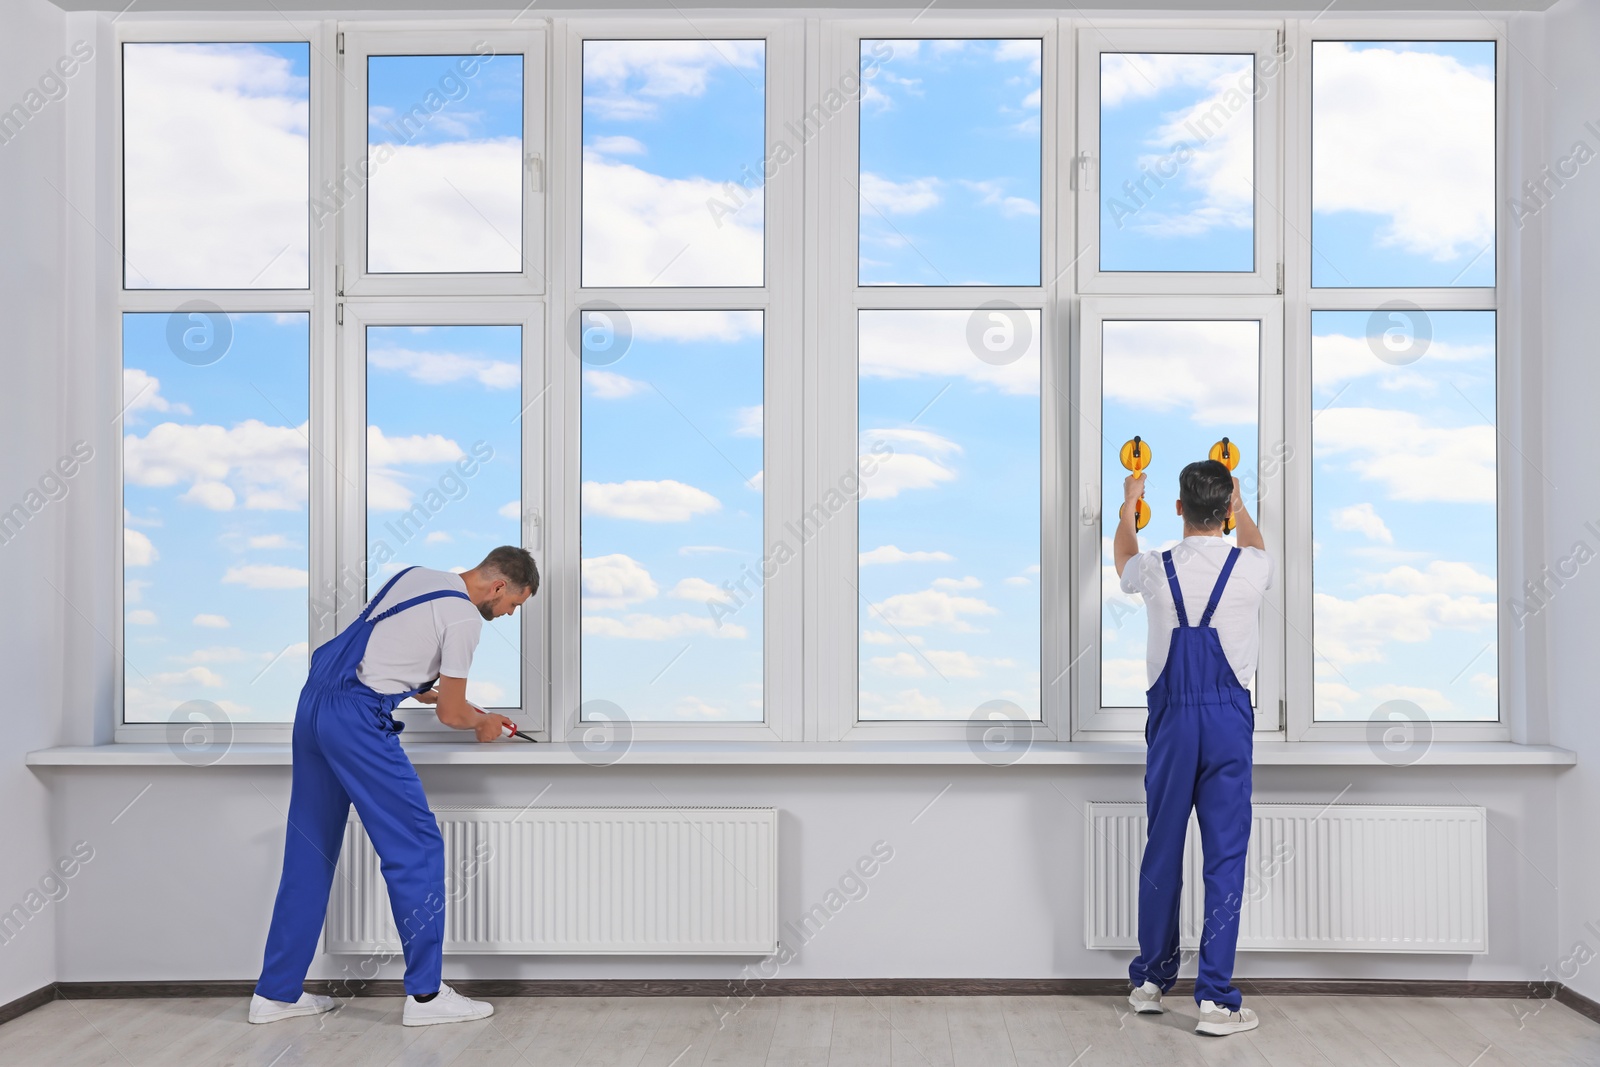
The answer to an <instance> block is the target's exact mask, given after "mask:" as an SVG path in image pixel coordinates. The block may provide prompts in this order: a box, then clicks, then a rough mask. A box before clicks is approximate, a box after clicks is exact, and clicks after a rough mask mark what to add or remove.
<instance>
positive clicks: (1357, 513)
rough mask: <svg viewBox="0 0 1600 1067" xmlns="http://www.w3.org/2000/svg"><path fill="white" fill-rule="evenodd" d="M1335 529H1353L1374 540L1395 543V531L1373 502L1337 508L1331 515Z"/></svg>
mask: <svg viewBox="0 0 1600 1067" xmlns="http://www.w3.org/2000/svg"><path fill="white" fill-rule="evenodd" d="M1330 518H1331V519H1332V521H1333V528H1334V529H1335V530H1353V531H1355V532H1356V533H1359V534H1362V535H1364V536H1366V537H1367V538H1368V539H1370V540H1373V541H1381V542H1383V543H1384V544H1386V545H1392V544H1394V533H1393V532H1392V531H1390V529H1389V527H1388V525H1387V524H1386V523H1385V522H1384V521H1383V516H1381V515H1379V514H1378V513H1377V512H1376V511H1375V510H1373V507H1372V505H1371V504H1368V503H1360V504H1351V505H1350V506H1349V507H1346V508H1335V509H1334V510H1333V514H1332V515H1331V516H1330Z"/></svg>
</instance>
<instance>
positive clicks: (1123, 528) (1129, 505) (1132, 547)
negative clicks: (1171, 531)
mask: <svg viewBox="0 0 1600 1067" xmlns="http://www.w3.org/2000/svg"><path fill="white" fill-rule="evenodd" d="M1146 481H1147V479H1146V478H1144V477H1143V476H1142V475H1138V474H1130V475H1128V476H1127V477H1126V478H1124V479H1123V480H1122V511H1121V513H1120V514H1119V515H1118V522H1117V530H1116V533H1115V534H1114V535H1113V536H1112V538H1111V557H1112V562H1113V563H1115V564H1116V567H1117V577H1118V578H1120V577H1122V571H1123V568H1125V567H1126V566H1127V565H1128V561H1129V560H1130V559H1132V558H1133V557H1134V556H1137V555H1138V554H1139V526H1138V523H1137V522H1136V521H1135V515H1136V514H1137V511H1138V507H1137V502H1138V500H1139V499H1140V498H1141V497H1143V496H1144V488H1145V484H1146Z"/></svg>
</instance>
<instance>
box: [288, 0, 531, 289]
mask: <svg viewBox="0 0 1600 1067" xmlns="http://www.w3.org/2000/svg"><path fill="white" fill-rule="evenodd" d="M452 25H455V24H452ZM339 36H340V37H341V38H342V39H343V42H344V43H343V50H342V51H341V53H340V59H341V61H342V63H343V66H344V86H343V92H342V94H341V97H342V101H343V105H344V106H343V116H344V144H343V148H344V155H343V159H344V161H345V166H344V170H345V171H346V172H347V173H348V174H350V175H351V176H353V179H354V181H355V185H356V189H355V193H354V195H353V196H352V197H350V199H349V200H348V202H347V203H346V206H345V208H344V210H343V211H341V212H340V215H341V218H340V229H341V230H342V231H343V232H342V234H341V236H342V238H343V242H344V244H343V247H342V252H343V255H342V261H343V262H342V267H343V276H342V279H341V280H342V282H343V290H342V293H341V295H347V296H351V297H359V296H453V297H469V298H470V297H477V296H490V295H507V296H533V295H536V294H539V293H542V292H543V291H544V289H545V277H544V271H543V264H544V228H545V225H544V224H545V210H546V208H545V185H546V182H545V173H544V172H545V162H544V161H545V85H546V81H547V79H546V76H545V33H544V30H543V28H542V27H541V28H530V29H525V30H511V29H509V28H507V25H506V24H502V25H500V26H498V27H495V26H494V25H493V24H485V25H484V27H483V28H481V29H453V28H452V29H439V30H433V29H429V30H419V29H416V28H415V24H414V23H413V24H411V28H409V29H403V30H374V29H370V28H366V27H363V28H361V29H350V30H346V31H342V32H341V33H340V35H339ZM482 42H488V43H489V44H490V45H492V46H493V48H494V51H495V54H496V55H497V56H500V55H512V54H520V55H522V57H523V66H522V79H523V80H522V130H523V133H522V138H523V139H522V234H521V237H522V270H521V271H519V272H516V273H511V272H504V273H487V272H484V273H480V272H468V271H462V272H442V273H378V274H373V273H370V272H368V270H367V207H368V204H367V189H368V186H367V182H366V181H363V180H361V175H362V173H363V172H364V169H365V165H366V161H367V148H368V143H367V96H368V93H367V71H368V59H369V58H370V57H372V56H397V55H423V56H427V55H439V56H444V55H469V54H472V53H473V52H474V51H475V49H476V47H477V46H478V45H479V44H480V43H482ZM333 177H334V179H335V180H337V179H338V177H340V175H334V176H333ZM327 195H328V192H327V190H326V189H322V188H317V189H315V190H314V192H313V196H321V197H326V196H327Z"/></svg>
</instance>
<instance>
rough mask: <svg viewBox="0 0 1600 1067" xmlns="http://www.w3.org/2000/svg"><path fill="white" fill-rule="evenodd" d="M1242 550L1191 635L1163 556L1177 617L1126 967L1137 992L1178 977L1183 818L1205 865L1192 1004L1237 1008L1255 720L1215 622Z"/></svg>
mask: <svg viewBox="0 0 1600 1067" xmlns="http://www.w3.org/2000/svg"><path fill="white" fill-rule="evenodd" d="M1238 558H1239V549H1238V548H1234V549H1233V550H1232V551H1231V552H1229V553H1228V559H1227V562H1225V563H1224V564H1223V565H1222V573H1221V574H1219V575H1218V576H1217V584H1216V587H1215V588H1213V589H1212V590H1211V600H1210V602H1209V603H1207V604H1206V611H1205V614H1204V615H1202V616H1201V617H1200V625H1198V626H1190V625H1189V619H1188V616H1187V614H1186V613H1185V612H1184V608H1183V593H1182V591H1181V590H1179V588H1178V575H1177V572H1176V571H1175V570H1174V569H1173V566H1172V553H1171V552H1163V553H1161V562H1162V565H1163V566H1164V567H1165V568H1166V571H1167V584H1168V585H1169V586H1171V588H1172V603H1173V605H1174V606H1175V607H1176V608H1177V609H1178V625H1177V628H1176V629H1174V630H1173V631H1172V644H1171V646H1170V647H1169V649H1168V652H1167V664H1166V667H1164V668H1163V669H1162V671H1161V676H1160V677H1159V678H1157V679H1156V684H1155V685H1153V686H1151V687H1150V691H1149V693H1148V702H1149V708H1150V716H1149V718H1148V719H1147V720H1146V722H1145V728H1144V737H1145V744H1146V747H1147V749H1148V755H1147V757H1146V760H1145V771H1144V789H1145V805H1146V815H1147V821H1148V829H1149V836H1148V838H1147V840H1146V842H1145V850H1144V862H1143V863H1142V864H1141V865H1140V867H1139V956H1138V958H1137V959H1135V960H1134V961H1133V965H1132V966H1130V967H1129V968H1128V977H1129V978H1131V979H1132V980H1133V984H1134V985H1135V986H1139V985H1143V984H1144V983H1145V982H1146V981H1150V982H1154V983H1155V984H1156V985H1158V986H1160V987H1161V991H1162V992H1166V991H1167V990H1169V989H1171V988H1172V985H1173V983H1174V982H1176V981H1177V978H1178V963H1179V950H1178V897H1179V893H1180V892H1181V891H1182V889H1183V841H1184V837H1185V835H1186V833H1187V832H1188V828H1189V811H1190V809H1191V808H1192V809H1194V811H1195V813H1196V815H1197V816H1198V818H1199V821H1200V846H1201V854H1202V856H1203V857H1204V860H1205V917H1204V924H1203V927H1202V929H1201V931H1200V969H1199V975H1198V977H1197V978H1196V979H1195V987H1194V998H1195V1000H1197V1001H1200V1000H1209V1001H1212V1002H1213V1003H1216V1004H1219V1005H1223V1006H1225V1007H1226V1008H1228V1010H1230V1011H1236V1010H1238V1007H1239V1002H1240V996H1239V991H1238V990H1237V989H1235V988H1234V986H1233V956H1234V950H1235V948H1236V947H1237V945H1238V943H1239V912H1240V909H1241V908H1242V907H1243V901H1244V860H1245V852H1246V850H1247V849H1248V848H1249V846H1250V821H1251V816H1250V765H1251V741H1252V734H1253V731H1254V730H1255V713H1254V712H1253V711H1252V710H1251V707H1250V692H1249V690H1247V689H1245V687H1244V686H1242V685H1240V684H1239V678H1238V676H1237V675H1236V674H1234V671H1233V668H1232V667H1231V666H1230V665H1229V664H1228V658H1227V656H1225V655H1223V652H1222V642H1221V641H1220V640H1219V638H1218V636H1217V631H1216V630H1215V629H1214V628H1213V627H1212V626H1211V616H1212V615H1213V614H1214V613H1215V612H1216V610H1217V602H1218V601H1219V600H1221V599H1222V590H1223V588H1224V587H1225V586H1226V585H1227V584H1228V576H1229V575H1230V574H1231V573H1233V565H1234V563H1235V562H1236V561H1237V560H1238Z"/></svg>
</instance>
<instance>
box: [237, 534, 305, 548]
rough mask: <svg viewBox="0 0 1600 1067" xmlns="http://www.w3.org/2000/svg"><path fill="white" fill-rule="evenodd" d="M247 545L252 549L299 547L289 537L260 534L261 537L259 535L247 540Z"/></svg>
mask: <svg viewBox="0 0 1600 1067" xmlns="http://www.w3.org/2000/svg"><path fill="white" fill-rule="evenodd" d="M245 544H246V545H248V546H249V547H251V548H296V547H298V546H297V545H296V544H295V543H294V542H293V541H290V540H289V539H288V538H287V537H285V536H283V534H260V535H258V536H256V537H252V538H250V539H249V540H247V541H246V542H245Z"/></svg>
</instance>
